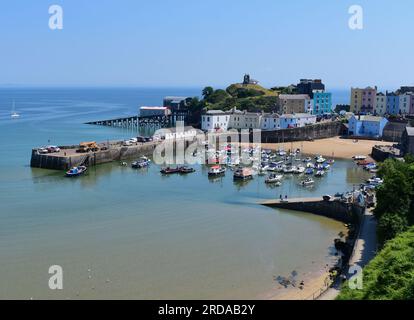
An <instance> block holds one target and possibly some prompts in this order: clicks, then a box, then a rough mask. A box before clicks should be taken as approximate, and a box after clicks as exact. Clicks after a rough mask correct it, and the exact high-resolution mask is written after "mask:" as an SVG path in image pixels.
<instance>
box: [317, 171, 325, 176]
mask: <svg viewBox="0 0 414 320" xmlns="http://www.w3.org/2000/svg"><path fill="white" fill-rule="evenodd" d="M324 174H325V171H323V170H318V171H316V173H315V177H322V176H323V175H324Z"/></svg>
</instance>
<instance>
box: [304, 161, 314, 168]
mask: <svg viewBox="0 0 414 320" xmlns="http://www.w3.org/2000/svg"><path fill="white" fill-rule="evenodd" d="M306 168H310V169H313V168H315V165H314V164H313V163H312V162H308V163H307V164H306Z"/></svg>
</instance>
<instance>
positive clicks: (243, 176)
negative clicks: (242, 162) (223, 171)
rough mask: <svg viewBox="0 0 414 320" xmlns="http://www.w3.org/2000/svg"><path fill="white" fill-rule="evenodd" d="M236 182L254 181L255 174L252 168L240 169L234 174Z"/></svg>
mask: <svg viewBox="0 0 414 320" xmlns="http://www.w3.org/2000/svg"><path fill="white" fill-rule="evenodd" d="M233 179H234V180H250V179H253V172H252V170H251V169H250V168H238V169H237V170H236V171H234V174H233Z"/></svg>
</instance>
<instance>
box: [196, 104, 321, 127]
mask: <svg viewBox="0 0 414 320" xmlns="http://www.w3.org/2000/svg"><path fill="white" fill-rule="evenodd" d="M315 123H316V115H312V114H309V113H303V112H302V113H293V114H284V115H281V116H280V115H278V114H276V113H272V114H270V113H255V112H246V111H240V110H237V109H235V108H233V109H232V110H231V111H229V112H224V111H221V110H210V111H207V112H206V113H205V114H203V115H202V116H201V128H202V130H203V131H210V132H212V131H214V132H222V131H227V130H229V129H238V130H241V129H261V130H265V131H272V130H279V129H287V128H297V127H304V126H306V125H311V124H315Z"/></svg>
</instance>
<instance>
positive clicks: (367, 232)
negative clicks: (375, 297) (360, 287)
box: [318, 208, 377, 300]
mask: <svg viewBox="0 0 414 320" xmlns="http://www.w3.org/2000/svg"><path fill="white" fill-rule="evenodd" d="M372 211H373V209H372V208H370V209H367V210H366V211H365V214H364V218H363V222H362V225H361V231H360V234H359V238H358V239H357V241H356V242H355V246H354V251H353V254H352V256H351V258H350V260H349V265H350V266H352V265H358V266H360V267H361V268H363V267H364V266H365V265H367V264H368V262H370V261H371V260H372V259H373V258H374V257H375V255H376V253H377V220H376V219H375V217H374V215H373V212H372ZM339 292H340V283H339V282H337V283H335V285H334V286H333V287H332V288H329V289H328V290H327V291H326V292H325V293H323V294H322V295H321V296H320V297H319V298H318V300H334V299H335V298H336V297H337V296H338V294H339Z"/></svg>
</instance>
